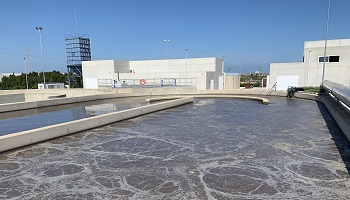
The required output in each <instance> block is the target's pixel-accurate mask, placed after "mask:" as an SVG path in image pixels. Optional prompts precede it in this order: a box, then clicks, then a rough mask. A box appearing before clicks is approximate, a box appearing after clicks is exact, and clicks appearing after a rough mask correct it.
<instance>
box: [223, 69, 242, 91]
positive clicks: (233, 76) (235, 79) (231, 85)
mask: <svg viewBox="0 0 350 200" xmlns="http://www.w3.org/2000/svg"><path fill="white" fill-rule="evenodd" d="M224 77H225V81H224V89H225V90H237V89H239V86H240V75H239V74H238V73H226V74H225V76H224Z"/></svg>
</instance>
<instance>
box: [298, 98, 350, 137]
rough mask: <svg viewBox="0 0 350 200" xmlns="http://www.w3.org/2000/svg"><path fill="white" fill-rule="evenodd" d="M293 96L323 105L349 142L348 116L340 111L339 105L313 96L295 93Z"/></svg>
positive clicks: (349, 120)
mask: <svg viewBox="0 0 350 200" xmlns="http://www.w3.org/2000/svg"><path fill="white" fill-rule="evenodd" d="M294 96H295V97H297V98H300V99H307V100H313V101H317V102H320V103H322V104H324V105H325V106H326V108H327V110H328V111H329V113H331V115H332V117H333V119H334V120H335V121H336V123H337V124H338V126H339V128H340V129H341V130H342V132H343V133H344V135H345V137H346V138H347V140H348V142H350V114H349V113H347V112H346V111H344V110H342V109H339V105H338V106H337V103H336V102H335V101H334V102H332V101H333V100H332V99H330V98H327V97H325V96H323V95H315V94H305V93H295V94H294ZM337 107H338V108H337Z"/></svg>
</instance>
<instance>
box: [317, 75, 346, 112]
mask: <svg viewBox="0 0 350 200" xmlns="http://www.w3.org/2000/svg"><path fill="white" fill-rule="evenodd" d="M321 88H322V89H324V90H325V92H326V93H327V94H330V95H331V96H333V97H334V98H335V99H336V100H337V101H338V103H340V104H343V106H344V105H345V106H346V107H347V110H349V108H350V87H346V86H345V85H341V84H338V83H334V82H332V81H323V82H322V84H321Z"/></svg>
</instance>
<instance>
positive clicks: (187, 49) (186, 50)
mask: <svg viewBox="0 0 350 200" xmlns="http://www.w3.org/2000/svg"><path fill="white" fill-rule="evenodd" d="M185 51H186V85H187V51H188V48H186V49H185Z"/></svg>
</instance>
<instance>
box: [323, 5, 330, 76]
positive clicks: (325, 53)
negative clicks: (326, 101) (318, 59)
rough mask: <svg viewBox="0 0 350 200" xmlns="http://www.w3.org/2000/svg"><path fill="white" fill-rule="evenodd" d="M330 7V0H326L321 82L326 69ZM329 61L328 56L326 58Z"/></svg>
mask: <svg viewBox="0 0 350 200" xmlns="http://www.w3.org/2000/svg"><path fill="white" fill-rule="evenodd" d="M330 7H331V0H328V13H327V25H326V40H325V42H324V56H323V69H322V82H323V81H324V74H325V69H326V55H327V40H328V24H329V11H330ZM328 62H329V58H328Z"/></svg>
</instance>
